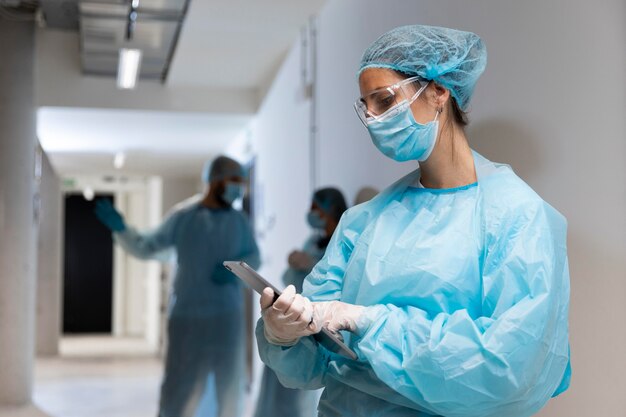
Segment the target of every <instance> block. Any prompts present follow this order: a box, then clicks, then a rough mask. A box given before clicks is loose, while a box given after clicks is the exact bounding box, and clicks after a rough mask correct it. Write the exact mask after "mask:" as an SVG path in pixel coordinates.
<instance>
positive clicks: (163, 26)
mask: <svg viewBox="0 0 626 417" xmlns="http://www.w3.org/2000/svg"><path fill="white" fill-rule="evenodd" d="M188 3H189V0H41V9H42V12H43V14H44V16H45V20H46V24H47V26H48V27H49V28H54V29H69V30H79V31H80V48H81V66H82V71H83V73H84V74H88V75H100V76H107V77H112V78H114V77H117V72H118V66H119V59H120V58H119V57H120V50H121V49H139V50H141V52H142V62H141V69H140V73H139V79H141V80H159V81H165V79H166V78H167V74H168V70H169V66H170V62H171V60H172V57H173V54H174V50H175V48H176V43H177V41H178V36H179V34H180V31H181V28H182V24H183V21H184V19H185V15H186V13H187V8H188Z"/></svg>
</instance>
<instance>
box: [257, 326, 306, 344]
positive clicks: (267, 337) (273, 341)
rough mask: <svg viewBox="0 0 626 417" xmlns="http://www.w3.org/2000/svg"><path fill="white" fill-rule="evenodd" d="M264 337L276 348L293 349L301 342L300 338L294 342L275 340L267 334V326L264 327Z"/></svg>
mask: <svg viewBox="0 0 626 417" xmlns="http://www.w3.org/2000/svg"><path fill="white" fill-rule="evenodd" d="M263 335H264V336H265V340H267V341H268V342H269V343H271V344H272V345H276V346H283V347H291V346H293V345H295V344H296V343H298V342H299V341H300V338H299V337H298V338H296V339H293V340H282V339H278V338H275V337H273V336H272V335H271V334H269V333H268V332H267V326H263Z"/></svg>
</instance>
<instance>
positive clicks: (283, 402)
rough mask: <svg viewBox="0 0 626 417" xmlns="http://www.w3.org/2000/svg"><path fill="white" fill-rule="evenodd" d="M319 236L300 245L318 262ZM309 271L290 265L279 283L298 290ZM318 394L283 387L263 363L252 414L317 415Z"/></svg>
mask: <svg viewBox="0 0 626 417" xmlns="http://www.w3.org/2000/svg"><path fill="white" fill-rule="evenodd" d="M319 240H320V236H319V235H317V234H316V235H314V236H311V237H310V238H309V239H308V240H307V241H306V243H305V244H304V248H303V249H302V251H303V252H305V253H306V254H307V255H309V256H310V257H311V259H312V260H313V262H318V261H319V260H320V259H322V256H324V251H325V248H320V247H319V245H318V242H319ZM310 272H311V271H310V270H309V271H303V270H299V269H294V268H291V267H290V268H288V269H287V270H286V271H285V273H284V274H283V283H284V284H285V286H287V285H293V286H294V287H296V292H297V293H301V292H302V284H303V282H304V279H305V278H306V276H307V275H308V274H309V273H310ZM318 398H319V392H318V391H313V390H299V389H292V388H286V387H284V386H283V385H282V384H281V383H280V381H279V380H278V377H277V376H276V374H275V373H274V371H272V370H271V369H270V368H268V367H267V366H265V367H264V369H263V377H262V379H261V391H260V392H259V399H258V401H257V407H256V411H255V414H254V415H255V417H267V416H271V417H314V416H315V415H317V412H316V409H317V400H318Z"/></svg>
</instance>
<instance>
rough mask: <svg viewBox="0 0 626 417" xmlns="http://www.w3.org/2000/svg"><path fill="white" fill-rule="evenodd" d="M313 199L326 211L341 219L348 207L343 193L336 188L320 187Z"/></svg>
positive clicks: (336, 218)
mask: <svg viewBox="0 0 626 417" xmlns="http://www.w3.org/2000/svg"><path fill="white" fill-rule="evenodd" d="M313 201H314V202H315V203H316V204H317V205H318V206H319V207H320V208H321V209H322V210H324V212H325V213H326V214H328V215H330V216H332V217H333V218H334V219H335V220H337V221H339V219H341V215H342V214H343V212H344V211H346V210H347V209H348V206H347V205H346V200H345V199H344V198H343V194H341V191H339V190H338V189H336V188H332V187H328V188H320V189H319V190H317V191H315V193H313Z"/></svg>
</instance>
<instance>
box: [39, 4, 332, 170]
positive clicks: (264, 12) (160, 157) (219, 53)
mask: <svg viewBox="0 0 626 417" xmlns="http://www.w3.org/2000/svg"><path fill="white" fill-rule="evenodd" d="M324 3H325V0H309V1H293V0H263V1H258V0H210V1H209V0H191V2H190V7H189V10H188V12H187V17H186V20H185V22H184V25H183V28H182V31H181V34H180V37H179V40H178V45H177V48H176V52H175V54H174V57H173V61H172V64H171V67H170V72H169V75H168V79H167V82H166V85H165V86H163V89H165V91H172V92H175V91H178V90H179V89H180V90H181V91H183V90H185V91H189V89H190V88H191V89H193V88H197V89H198V91H218V92H219V95H220V96H222V97H223V99H222V100H226V101H227V100H228V96H229V92H232V95H235V94H240V93H241V91H250V92H259V91H264V90H265V87H266V85H265V84H266V83H267V82H268V81H269V80H271V79H272V78H273V76H274V75H275V72H276V71H277V70H278V68H279V66H280V63H281V62H282V59H283V58H284V56H285V55H286V52H287V51H288V50H289V48H290V47H291V45H292V44H293V42H295V40H296V39H297V36H298V34H299V33H300V31H301V30H302V28H303V27H304V26H305V25H306V23H307V21H308V20H309V18H310V17H311V16H313V15H315V14H317V13H319V11H320V9H321V7H322V6H323V4H324ZM44 36H45V35H44ZM77 85H78V84H77ZM80 85H83V84H80ZM111 88H115V86H114V83H111ZM94 94H95V93H94ZM132 94H135V95H137V96H138V97H139V96H140V95H141V94H142V91H141V90H140V89H138V91H136V92H133V93H132ZM172 94H173V93H172ZM87 95H89V94H87ZM169 95H170V94H169V93H168V94H164V95H163V96H162V97H165V98H167V97H169ZM206 99H207V100H213V99H215V97H210V96H209V97H207V98H206ZM218 102H219V99H218ZM124 103H125V102H124V101H122V102H120V107H124ZM162 107H168V106H162ZM251 118H252V116H250V115H241V114H239V115H233V114H213V113H212V114H209V113H185V112H167V111H142V110H128V109H125V110H121V109H115V108H113V109H98V108H92V109H84V108H68V107H43V108H41V109H40V110H39V112H38V135H39V139H40V142H41V144H42V147H43V148H44V150H45V151H46V153H48V155H49V156H50V160H51V162H52V164H53V165H54V167H55V168H56V170H57V171H58V172H59V173H60V174H62V175H68V174H72V175H80V174H84V175H94V174H108V173H111V172H116V171H115V170H114V169H113V167H112V161H113V156H114V154H115V153H117V152H120V151H124V152H126V153H127V155H128V158H127V161H126V166H125V167H124V169H123V172H124V173H127V174H142V175H163V176H167V177H192V176H197V175H199V172H200V169H201V167H202V164H203V162H204V161H205V160H206V159H207V158H210V157H212V156H214V155H216V154H219V153H223V152H224V151H225V150H226V149H227V147H228V146H229V145H231V144H232V142H233V141H234V140H235V139H236V138H237V137H240V136H241V135H242V134H243V132H245V130H246V126H247V125H248V123H249V122H250V120H251Z"/></svg>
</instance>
